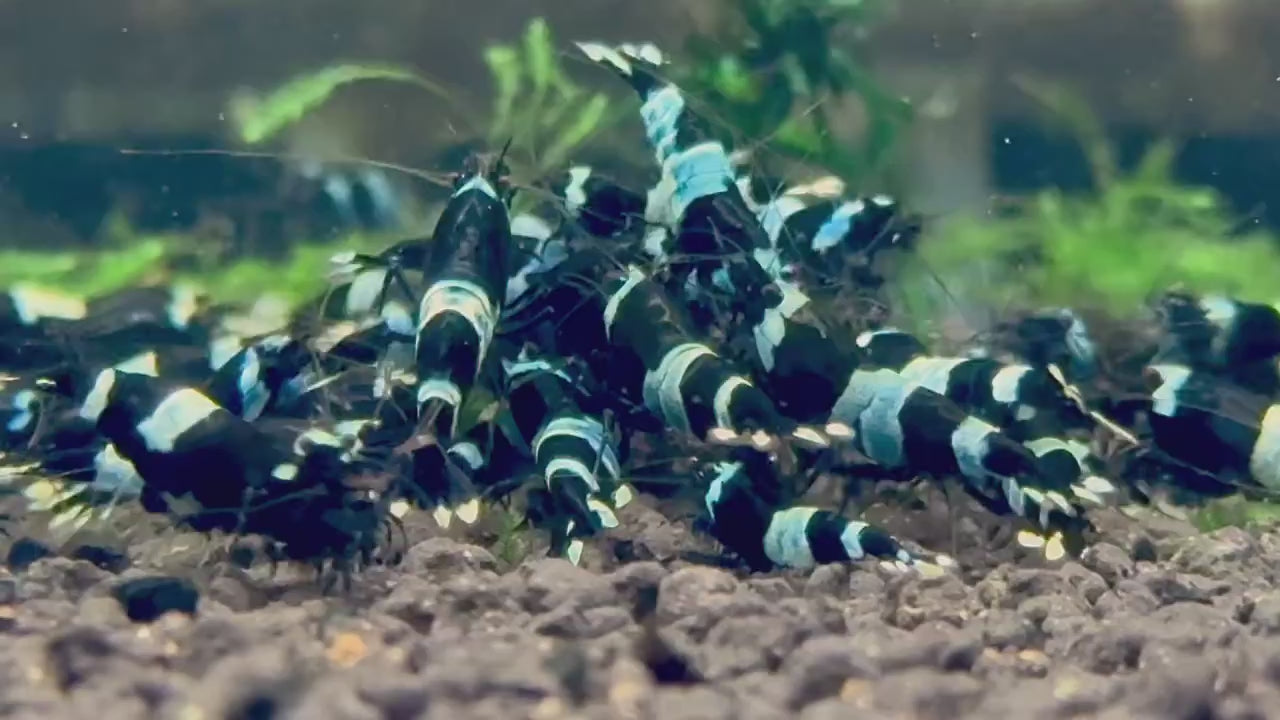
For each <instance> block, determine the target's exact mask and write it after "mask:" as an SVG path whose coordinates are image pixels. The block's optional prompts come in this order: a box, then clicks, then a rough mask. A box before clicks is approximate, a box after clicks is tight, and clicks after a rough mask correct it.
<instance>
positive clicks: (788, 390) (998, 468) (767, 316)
mask: <svg viewBox="0 0 1280 720" xmlns="http://www.w3.org/2000/svg"><path fill="white" fill-rule="evenodd" d="M776 286H777V287H778V288H780V289H781V290H782V292H783V299H782V302H781V303H779V304H778V305H777V306H776V307H774V308H769V309H766V310H765V311H764V313H763V315H762V316H761V317H759V318H758V319H754V327H753V328H752V330H753V334H754V336H755V341H756V342H755V349H756V352H757V358H758V361H759V364H760V366H761V368H762V370H763V372H764V376H765V378H766V380H767V383H768V385H767V386H768V388H769V390H770V394H771V395H772V396H773V397H779V398H788V399H789V400H790V401H791V402H789V403H788V404H783V405H781V406H780V407H781V408H782V409H783V410H784V412H786V413H787V414H788V415H789V416H790V417H792V418H793V419H796V420H799V421H801V422H805V421H808V422H813V421H814V419H815V416H816V417H817V418H821V419H822V420H824V421H825V422H827V423H828V424H832V425H847V426H849V427H851V428H852V429H853V430H854V431H855V435H856V437H857V438H858V442H857V444H858V447H859V448H860V449H861V451H862V452H863V453H864V454H865V455H866V456H867V457H869V458H870V459H872V460H874V461H875V462H876V463H878V464H880V465H882V466H884V467H887V468H906V467H910V468H913V469H919V470H921V471H924V472H929V473H931V474H935V475H940V476H945V475H950V474H954V473H959V474H960V475H961V476H962V477H963V478H964V479H965V481H966V488H967V489H969V490H970V492H971V494H973V495H974V497H976V498H977V499H978V500H979V501H981V502H983V503H984V504H985V505H987V507H988V508H991V509H993V510H995V511H1001V512H1002V511H1012V512H1013V513H1014V514H1016V515H1019V516H1022V517H1025V518H1027V519H1028V520H1030V521H1032V522H1033V523H1035V524H1036V525H1037V527H1038V528H1039V529H1042V530H1044V531H1046V532H1048V533H1049V534H1050V535H1051V537H1052V538H1053V539H1054V542H1053V544H1052V545H1050V546H1048V547H1047V548H1046V550H1047V551H1048V552H1050V553H1052V554H1055V555H1057V554H1060V553H1061V551H1062V547H1061V543H1060V542H1059V541H1058V538H1060V537H1062V536H1063V534H1064V533H1060V532H1058V529H1059V528H1061V529H1063V530H1066V531H1069V532H1068V533H1065V535H1066V537H1065V542H1067V543H1068V544H1070V546H1071V549H1073V550H1074V549H1077V547H1078V545H1079V544H1080V543H1081V542H1082V540H1081V538H1080V533H1081V532H1082V531H1083V530H1084V529H1085V528H1086V527H1087V523H1084V522H1083V521H1082V520H1081V519H1080V517H1079V511H1078V509H1077V508H1076V507H1075V506H1074V505H1073V504H1072V503H1071V502H1070V501H1069V500H1068V499H1067V498H1066V497H1065V496H1064V495H1063V494H1062V493H1063V491H1066V490H1067V488H1063V489H1062V491H1058V490H1057V489H1056V488H1055V490H1054V492H1045V491H1041V490H1039V489H1037V487H1036V486H1037V485H1038V484H1040V483H1042V482H1044V478H1042V477H1041V476H1040V473H1041V468H1040V467H1039V463H1038V461H1037V460H1036V458H1035V456H1034V455H1033V454H1032V453H1031V451H1030V450H1028V449H1027V448H1025V447H1023V446H1022V445H1021V444H1019V443H1018V442H1017V441H1015V440H1013V439H1012V438H1010V437H1008V436H1007V435H1005V434H1004V433H1003V432H1001V431H1000V429H999V428H998V427H996V426H994V425H992V424H990V423H988V422H986V421H983V420H980V419H979V418H977V417H973V416H971V415H969V414H967V413H966V412H964V410H963V409H962V408H960V407H959V406H958V405H956V404H955V403H954V402H952V401H951V400H949V399H948V398H946V397H945V396H943V395H941V394H939V393H937V392H934V391H932V390H929V389H928V388H926V387H924V386H922V385H921V384H920V383H917V382H913V381H911V380H909V379H907V378H905V377H903V376H902V375H901V374H899V373H898V372H896V371H894V370H891V369H888V368H883V367H877V366H875V365H873V364H869V363H867V362H866V359H865V358H864V357H863V356H862V353H860V352H859V350H858V348H857V347H856V345H855V344H854V343H852V342H850V343H848V344H846V343H844V342H838V341H837V339H836V338H837V336H836V335H834V334H832V333H831V332H829V331H828V330H827V329H826V323H825V322H824V320H823V318H822V317H820V316H819V315H818V314H817V312H816V310H815V309H814V308H813V306H812V304H811V301H810V299H809V298H808V296H807V295H806V294H805V293H804V292H803V291H802V290H801V289H800V288H799V286H798V285H796V284H795V283H791V282H788V281H786V280H779V281H777V283H776ZM794 398H803V399H804V402H803V403H800V402H796V401H795V400H793V399H794ZM1023 483H1026V487H1025V488H1024V486H1023Z"/></svg>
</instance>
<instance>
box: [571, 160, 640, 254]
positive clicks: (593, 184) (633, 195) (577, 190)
mask: <svg viewBox="0 0 1280 720" xmlns="http://www.w3.org/2000/svg"><path fill="white" fill-rule="evenodd" d="M551 191H552V192H553V193H555V195H556V196H557V197H558V198H559V199H560V201H561V202H562V203H563V207H564V212H565V214H566V215H568V216H569V219H570V220H572V221H573V222H574V223H575V224H576V225H577V226H578V227H579V228H581V229H582V231H583V232H585V233H587V234H588V235H591V236H593V237H598V238H605V239H612V238H616V237H619V236H624V235H633V234H637V233H636V229H637V228H639V227H640V226H641V225H642V224H644V223H645V222H646V209H647V208H648V206H649V200H648V198H646V197H645V195H644V194H643V193H638V192H634V191H632V190H630V189H629V188H626V187H623V186H622V185H621V184H619V183H617V182H615V181H614V180H612V179H610V178H607V177H605V176H603V175H601V174H600V173H598V172H596V171H595V169H594V168H592V167H591V166H590V165H574V166H572V167H570V168H569V169H568V171H566V172H564V173H563V174H562V175H560V176H559V177H557V178H556V179H555V180H554V181H553V182H552V184H551Z"/></svg>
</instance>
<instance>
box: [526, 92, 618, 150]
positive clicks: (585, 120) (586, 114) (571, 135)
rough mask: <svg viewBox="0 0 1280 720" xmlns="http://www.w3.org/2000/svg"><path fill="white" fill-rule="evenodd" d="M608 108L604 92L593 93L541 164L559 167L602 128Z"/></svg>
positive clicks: (607, 100) (552, 145)
mask: <svg viewBox="0 0 1280 720" xmlns="http://www.w3.org/2000/svg"><path fill="white" fill-rule="evenodd" d="M608 109H609V99H608V98H607V97H606V96H605V95H604V94H602V93H597V94H595V95H593V96H592V97H591V99H590V100H588V101H587V104H586V105H584V106H582V109H581V110H580V111H579V113H578V119H577V120H575V121H574V122H573V123H572V124H571V125H568V126H566V127H565V128H564V130H563V131H562V132H561V133H560V135H558V136H557V137H556V139H555V141H554V142H553V143H552V144H551V146H550V147H548V148H547V151H546V152H545V153H543V155H542V159H541V161H540V162H539V165H541V166H542V167H544V168H554V167H559V166H560V165H561V164H562V163H563V162H564V161H565V160H566V159H568V157H569V154H570V153H571V152H573V150H574V149H576V148H577V147H578V146H579V145H581V144H582V143H583V142H584V141H586V139H587V138H589V137H591V135H592V134H593V133H595V132H596V131H597V130H598V129H599V128H600V124H601V122H602V121H603V120H604V117H605V112H606V111H607V110H608Z"/></svg>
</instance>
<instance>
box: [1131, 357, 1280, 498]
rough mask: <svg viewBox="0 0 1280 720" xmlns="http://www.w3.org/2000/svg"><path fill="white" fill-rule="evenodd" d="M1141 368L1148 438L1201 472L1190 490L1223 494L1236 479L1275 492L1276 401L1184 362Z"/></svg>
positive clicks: (1279, 475)
mask: <svg viewBox="0 0 1280 720" xmlns="http://www.w3.org/2000/svg"><path fill="white" fill-rule="evenodd" d="M1147 372H1148V373H1149V380H1150V382H1151V385H1152V388H1153V389H1152V391H1151V410H1150V414H1149V416H1148V420H1147V422H1148V424H1149V425H1150V427H1151V433H1152V441H1153V442H1154V443H1155V445H1156V447H1157V448H1159V450H1161V451H1162V452H1163V453H1165V454H1166V455H1168V456H1170V457H1172V458H1174V459H1175V460H1178V461H1179V462H1182V463H1185V464H1187V465H1189V466H1191V467H1193V468H1196V469H1197V470H1199V471H1201V473H1203V474H1204V477H1203V478H1201V480H1200V481H1199V482H1197V483H1196V485H1197V487H1196V488H1195V489H1196V490H1198V491H1201V492H1205V493H1208V494H1224V493H1227V492H1231V491H1232V490H1233V489H1235V487H1236V485H1238V484H1239V482H1241V481H1246V482H1248V483H1249V484H1252V485H1254V486H1256V487H1260V488H1263V489H1266V490H1269V491H1277V490H1280V405H1277V404H1274V403H1273V402H1272V401H1271V400H1270V399H1269V398H1267V397H1265V396H1262V395H1258V394H1256V393H1253V392H1250V391H1248V390H1246V389H1244V388H1241V387H1239V386H1236V385H1233V384H1232V383H1230V382H1228V381H1226V380H1223V379H1222V378H1220V377H1217V376H1215V375H1213V374H1212V373H1209V372H1205V371H1203V370H1197V369H1195V368H1192V367H1190V366H1187V365H1182V364H1176V363H1156V364H1153V365H1150V366H1148V368H1147ZM1219 478H1221V479H1219Z"/></svg>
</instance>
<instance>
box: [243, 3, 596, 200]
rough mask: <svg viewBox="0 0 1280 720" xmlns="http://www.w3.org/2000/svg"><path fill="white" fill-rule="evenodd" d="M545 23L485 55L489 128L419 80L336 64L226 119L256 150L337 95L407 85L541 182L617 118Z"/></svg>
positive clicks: (375, 66) (251, 97)
mask: <svg viewBox="0 0 1280 720" xmlns="http://www.w3.org/2000/svg"><path fill="white" fill-rule="evenodd" d="M559 55H560V52H559V50H558V49H557V47H556V44H555V40H554V38H553V37H552V35H551V30H550V28H549V27H548V26H547V23H546V21H545V20H543V19H541V18H536V19H534V20H532V21H531V22H530V23H529V25H528V27H527V28H526V29H525V33H524V36H523V38H522V39H521V40H520V42H518V43H515V44H496V45H492V46H490V47H488V48H487V49H486V50H485V52H484V61H485V64H486V65H487V66H488V68H489V72H490V75H491V76H492V78H493V82H494V101H493V109H492V117H491V118H489V119H488V121H487V122H484V121H482V119H481V118H480V117H479V115H478V114H477V113H475V112H473V111H470V110H468V109H466V108H465V107H463V106H462V105H461V104H460V103H459V102H458V101H457V100H456V98H454V97H453V95H452V93H450V92H449V91H448V90H446V89H445V88H444V87H442V86H440V85H439V84H437V83H436V82H434V81H432V80H430V79H428V78H426V77H424V76H423V75H422V74H420V73H417V72H414V71H412V70H408V69H405V68H401V67H396V66H393V65H385V64H379V63H342V64H338V65H332V66H328V67H324V68H320V69H319V70H315V71H312V72H308V73H305V74H303V75H300V76H298V77H295V78H293V79H291V80H289V81H287V82H286V83H284V84H283V85H282V86H280V87H278V88H276V89H274V90H271V91H269V92H266V93H262V94H256V93H249V92H244V91H242V92H240V93H237V94H236V95H235V96H233V97H232V99H231V103H230V115H231V119H232V121H233V122H234V123H235V127H236V130H237V134H238V136H239V138H240V140H241V141H242V142H244V143H245V144H248V145H257V144H260V143H263V142H266V141H268V140H270V139H272V138H275V137H277V136H279V134H280V133H282V132H283V131H285V130H287V129H288V128H290V127H292V126H293V125H295V124H296V123H298V122H299V121H300V120H302V119H303V118H304V117H306V116H307V115H308V114H310V113H313V112H315V111H316V110H318V109H319V108H320V107H321V106H323V105H324V103H325V102H327V101H328V100H329V99H330V98H331V97H332V96H333V95H334V93H335V92H337V91H338V90H339V89H341V88H343V87H345V86H347V85H350V84H353V83H357V82H367V81H384V82H396V83H402V84H408V85H410V86H414V87H417V88H420V89H423V90H426V91H428V92H430V93H432V94H433V95H436V96H437V97H439V98H441V99H444V100H447V101H449V102H450V103H451V104H453V105H454V106H455V109H456V110H458V111H459V112H460V113H461V114H462V116H463V118H462V119H463V125H464V126H465V125H471V126H472V127H481V126H484V127H487V130H483V131H479V132H478V133H477V134H478V136H479V137H478V138H477V139H483V140H484V141H485V142H486V144H487V145H488V146H489V147H500V146H503V145H504V144H506V143H507V142H508V141H510V142H511V157H512V158H513V159H514V160H515V161H516V163H515V164H516V165H517V166H518V167H517V170H520V171H523V173H522V174H527V175H529V176H530V177H541V176H543V175H544V174H546V173H547V172H549V171H551V170H553V169H558V168H559V167H561V166H562V165H563V164H564V163H565V162H566V161H567V160H568V159H569V158H570V156H571V155H572V153H573V152H574V151H575V150H577V149H578V148H579V147H581V146H582V145H583V144H584V143H585V142H586V141H587V140H589V139H590V138H591V137H592V136H594V135H595V134H596V133H598V132H599V131H600V130H602V129H603V128H604V127H606V126H607V125H609V124H610V123H611V122H613V121H615V120H616V119H617V118H618V117H620V116H621V112H620V111H618V110H613V111H611V110H610V104H609V100H608V97H607V96H606V95H605V94H604V93H589V92H587V91H585V90H583V89H582V88H581V87H580V86H579V85H578V84H577V83H575V82H574V81H573V80H572V79H571V78H570V77H569V76H568V74H567V73H565V71H564V67H563V66H562V64H561V62H560V57H559Z"/></svg>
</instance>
